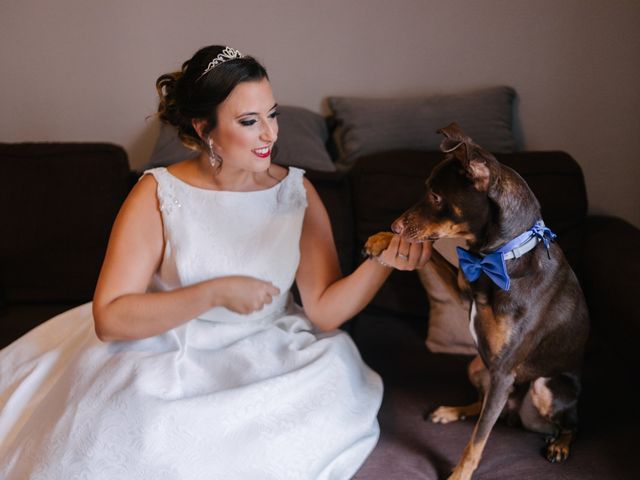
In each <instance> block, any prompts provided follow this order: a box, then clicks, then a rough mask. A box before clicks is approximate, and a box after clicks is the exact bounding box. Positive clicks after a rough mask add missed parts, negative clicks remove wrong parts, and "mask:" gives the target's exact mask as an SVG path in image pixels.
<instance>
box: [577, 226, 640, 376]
mask: <svg viewBox="0 0 640 480" xmlns="http://www.w3.org/2000/svg"><path fill="white" fill-rule="evenodd" d="M582 283H583V288H584V293H585V296H586V298H587V303H588V305H589V312H590V314H591V324H592V337H595V338H597V339H598V340H599V341H602V342H605V343H606V344H608V346H609V347H612V348H611V350H612V351H613V352H615V353H618V354H620V355H621V356H622V357H623V359H624V360H625V363H626V364H627V365H628V366H629V367H630V368H632V367H633V365H635V366H640V357H638V355H637V353H636V352H635V348H636V345H635V343H636V341H637V339H638V337H640V302H639V301H638V298H637V295H638V294H639V293H640V230H639V229H637V228H636V227H634V226H633V225H631V224H630V223H628V222H626V221H625V220H622V219H620V218H617V217H609V216H589V217H587V221H586V222H585V235H584V243H583V255H582Z"/></svg>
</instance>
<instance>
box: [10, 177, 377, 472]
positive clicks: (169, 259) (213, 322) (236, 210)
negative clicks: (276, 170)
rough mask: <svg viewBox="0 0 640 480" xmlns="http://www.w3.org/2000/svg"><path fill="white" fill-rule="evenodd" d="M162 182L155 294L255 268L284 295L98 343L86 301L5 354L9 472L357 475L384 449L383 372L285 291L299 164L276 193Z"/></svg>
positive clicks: (300, 210)
mask: <svg viewBox="0 0 640 480" xmlns="http://www.w3.org/2000/svg"><path fill="white" fill-rule="evenodd" d="M147 173H149V174H152V175H153V176H154V177H155V179H156V181H157V183H158V200H159V205H160V208H161V211H162V219H163V224H164V225H163V228H164V234H165V252H164V258H163V261H162V265H161V267H160V269H159V272H158V273H157V274H156V276H155V278H154V280H153V285H152V286H151V287H150V288H151V289H152V290H168V289H173V288H177V287H180V286H184V285H189V284H193V283H195V282H199V281H201V280H205V279H208V278H212V277H217V276H225V275H250V276H254V277H258V278H261V279H266V280H270V281H271V282H273V283H274V284H275V285H276V286H278V287H279V288H280V290H281V292H283V293H282V294H281V295H280V296H279V297H277V298H275V299H274V301H273V303H272V304H270V305H267V306H265V307H264V308H263V309H262V310H261V311H259V312H255V313H253V314H250V315H240V314H236V313H233V312H231V311H229V310H227V309H225V308H222V307H217V308H214V309H212V310H210V311H208V312H206V313H204V314H202V315H201V316H200V317H198V318H195V319H193V320H191V321H189V322H187V323H186V324H184V325H182V326H180V327H178V328H175V329H173V330H170V331H169V332H166V333H164V334H162V335H158V336H156V337H152V338H148V339H144V340H138V341H128V342H110V343H103V342H101V341H100V340H98V339H97V337H96V335H95V333H94V329H93V319H92V315H91V304H85V305H82V306H80V307H77V308H75V309H73V310H70V311H68V312H65V313H63V314H61V315H59V316H57V317H54V318H53V319H51V320H49V321H47V322H46V323H44V324H42V325H40V326H39V327H37V328H36V329H34V330H32V331H31V332H29V333H28V334H26V335H25V336H23V337H22V338H20V339H18V340H17V341H15V342H14V343H12V344H11V345H9V346H8V347H6V348H5V349H3V350H1V351H0V478H1V479H3V480H24V479H56V480H57V479H60V480H72V479H87V480H100V479H105V480H107V479H108V480H116V479H118V480H119V479H144V480H163V479H184V480H198V479H207V480H208V479H216V480H226V479H230V480H235V479H251V480H253V479H256V480H267V479H292V480H304V479H312V480H321V479H348V478H350V477H352V476H353V475H354V473H355V472H356V471H357V470H358V468H359V467H360V465H361V464H362V463H363V462H364V460H365V458H366V457H367V455H368V454H369V453H370V452H371V450H372V449H373V448H374V446H375V444H376V442H377V439H378V434H379V429H378V423H377V420H376V415H377V411H378V408H379V406H380V402H381V398H382V383H381V380H380V378H379V376H378V375H377V374H376V373H374V372H373V371H371V370H370V369H369V368H368V367H367V366H366V365H365V364H364V363H363V362H362V360H361V358H360V356H359V353H358V351H357V350H356V348H355V346H354V344H353V342H352V341H351V339H350V338H349V336H348V335H347V334H345V333H343V332H341V331H337V332H333V333H328V334H321V333H318V332H315V331H314V329H313V328H312V326H311V324H310V322H309V320H308V319H307V318H306V317H305V315H304V313H303V311H302V309H301V308H300V307H298V306H297V305H295V304H294V303H293V301H292V300H291V295H290V293H289V289H290V287H291V285H292V283H293V280H294V276H295V273H296V269H297V266H298V261H299V256H300V252H299V240H300V232H301V228H302V220H303V216H304V211H305V207H306V204H307V203H306V193H305V189H304V186H303V183H302V179H303V171H302V170H299V169H295V168H291V169H290V170H289V173H288V175H287V177H285V179H284V180H282V181H281V182H280V183H279V184H277V185H275V186H274V187H271V188H268V189H266V190H261V191H254V192H226V191H212V190H206V189H200V188H196V187H193V186H190V185H188V184H186V183H184V182H182V181H181V180H179V179H178V178H176V177H174V176H173V175H171V174H170V173H169V172H168V171H167V170H166V169H164V168H157V169H153V170H150V171H148V172H147Z"/></svg>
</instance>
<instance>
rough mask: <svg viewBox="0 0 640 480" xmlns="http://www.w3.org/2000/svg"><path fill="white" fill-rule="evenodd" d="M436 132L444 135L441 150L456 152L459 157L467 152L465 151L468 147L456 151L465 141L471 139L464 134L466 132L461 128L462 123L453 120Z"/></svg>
mask: <svg viewBox="0 0 640 480" xmlns="http://www.w3.org/2000/svg"><path fill="white" fill-rule="evenodd" d="M436 133H441V134H442V135H444V138H443V139H442V142H440V150H442V151H443V152H444V153H454V155H455V156H456V157H458V158H460V157H462V156H463V155H462V154H463V153H465V152H463V151H464V150H466V149H464V148H463V151H459V152H456V150H457V149H458V148H459V147H463V146H464V145H463V144H464V143H466V142H467V141H470V140H471V139H470V138H469V137H467V136H466V135H465V134H464V132H463V131H462V129H461V128H460V125H458V124H457V123H456V122H452V123H450V124H449V125H447V126H446V127H444V128H440V129H438V131H437V132H436Z"/></svg>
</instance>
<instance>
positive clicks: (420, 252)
mask: <svg viewBox="0 0 640 480" xmlns="http://www.w3.org/2000/svg"><path fill="white" fill-rule="evenodd" d="M431 250H432V242H429V241H427V242H421V243H412V242H409V241H407V240H405V239H404V238H402V237H400V236H399V235H394V236H393V238H392V239H391V242H389V246H388V247H387V249H386V250H384V251H383V252H382V253H381V254H380V255H379V256H378V257H376V260H377V261H378V262H380V263H381V264H382V265H385V266H387V267H392V268H395V269H398V270H416V269H418V268H422V267H424V266H425V264H426V263H427V262H428V261H429V258H431Z"/></svg>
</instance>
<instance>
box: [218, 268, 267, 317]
mask: <svg viewBox="0 0 640 480" xmlns="http://www.w3.org/2000/svg"><path fill="white" fill-rule="evenodd" d="M217 280H219V281H221V282H224V286H223V287H222V288H221V289H220V302H219V304H220V305H221V306H223V307H226V308H228V309H229V310H231V311H233V312H236V313H242V314H249V313H252V312H256V311H258V310H261V309H262V308H263V307H264V306H265V305H268V304H270V303H271V302H272V301H273V297H275V296H277V295H280V289H279V288H278V287H276V286H275V285H274V284H273V283H271V282H267V281H264V280H260V279H258V278H253V277H245V276H231V277H224V278H220V279H217Z"/></svg>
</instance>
